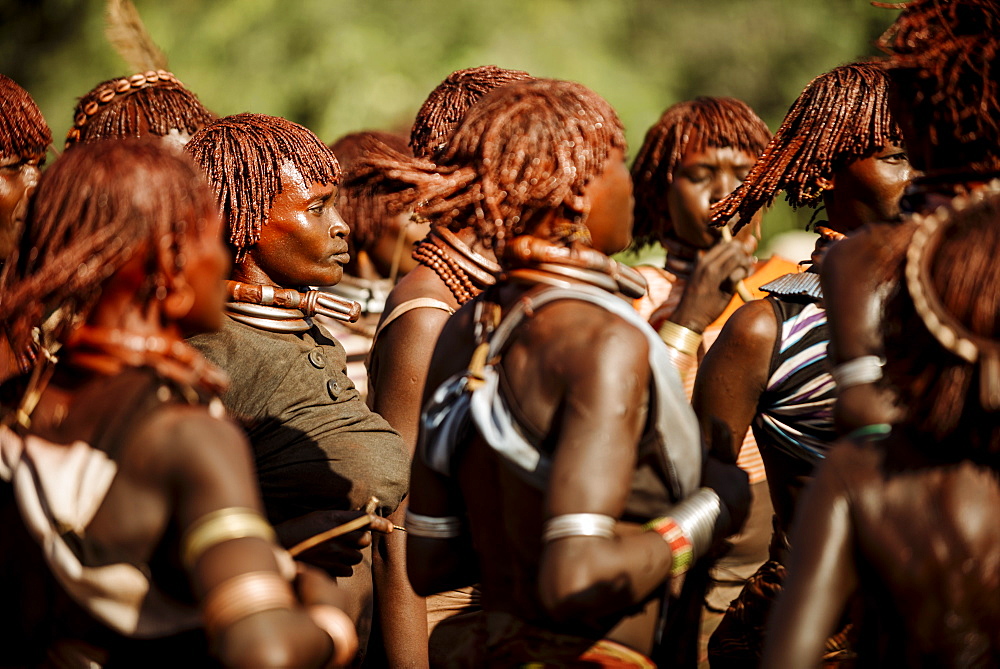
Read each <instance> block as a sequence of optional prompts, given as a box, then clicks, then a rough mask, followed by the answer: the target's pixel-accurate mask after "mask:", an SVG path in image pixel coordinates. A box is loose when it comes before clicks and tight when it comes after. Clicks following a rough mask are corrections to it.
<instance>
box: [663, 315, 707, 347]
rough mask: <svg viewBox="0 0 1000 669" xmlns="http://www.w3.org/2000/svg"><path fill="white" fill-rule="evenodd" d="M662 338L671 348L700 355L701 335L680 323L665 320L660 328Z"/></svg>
mask: <svg viewBox="0 0 1000 669" xmlns="http://www.w3.org/2000/svg"><path fill="white" fill-rule="evenodd" d="M659 334H660V339H662V340H663V343H664V344H666V345H667V346H669V347H670V348H673V349H676V350H678V351H680V352H681V353H683V354H685V355H690V356H696V355H698V346H700V345H701V335H700V334H698V333H697V332H695V331H694V330H691V329H689V328H686V327H684V326H683V325H678V324H677V323H674V322H673V321H664V323H663V325H661V326H660V330H659Z"/></svg>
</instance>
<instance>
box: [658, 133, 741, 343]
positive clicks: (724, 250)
mask: <svg viewBox="0 0 1000 669" xmlns="http://www.w3.org/2000/svg"><path fill="white" fill-rule="evenodd" d="M753 164H754V156H752V155H750V154H748V153H744V152H742V151H737V150H735V149H733V148H717V147H709V148H707V149H705V150H704V151H700V152H695V151H689V152H688V153H686V154H685V155H684V157H683V158H682V159H681V162H680V164H679V165H678V166H677V170H676V171H675V173H674V179H673V182H672V183H671V184H670V187H669V188H668V189H667V193H666V198H665V200H666V202H665V210H666V212H667V215H668V219H669V221H670V224H671V230H670V232H669V233H667V234H669V235H672V236H673V237H675V238H677V239H678V240H680V241H682V242H684V243H685V244H687V245H688V246H690V247H692V248H694V249H697V250H698V251H697V252H696V255H695V256H694V258H692V259H695V260H696V261H697V262H696V265H695V270H694V273H693V274H692V276H691V280H690V281H688V283H687V285H686V286H685V288H684V295H683V296H682V297H681V301H680V303H679V304H678V306H677V309H676V310H675V311H674V313H673V315H672V316H671V317H670V320H671V321H673V322H674V323H677V324H678V325H681V326H683V327H686V328H688V329H690V330H693V331H695V332H698V333H702V332H704V331H705V328H707V327H708V326H709V325H710V324H711V323H712V322H713V321H714V320H715V319H716V318H717V317H718V316H719V315H720V314H721V313H722V312H723V310H724V309H725V308H726V306H728V304H729V302H730V300H732V298H733V292H734V290H735V285H736V282H737V281H739V280H740V279H743V278H745V277H746V276H747V275H748V274H749V273H750V271H751V260H750V252H752V250H753V248H755V247H756V240H755V239H754V238H753V230H754V228H755V227H756V225H755V224H751V225H749V226H747V227H746V228H745V229H744V230H743V231H742V232H741V233H740V234H739V235H737V239H735V240H734V241H732V242H724V241H722V233H721V232H720V231H719V229H718V228H714V227H711V226H710V225H709V224H708V221H709V218H710V217H711V210H712V206H713V205H714V204H715V203H716V202H718V201H720V200H721V199H722V198H724V197H725V196H726V195H728V194H729V193H731V192H732V191H734V190H736V188H738V187H739V185H740V184H741V183H742V182H743V179H745V178H746V175H747V173H748V172H749V171H750V168H751V167H753ZM757 224H759V221H757Z"/></svg>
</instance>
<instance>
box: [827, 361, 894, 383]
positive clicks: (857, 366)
mask: <svg viewBox="0 0 1000 669" xmlns="http://www.w3.org/2000/svg"><path fill="white" fill-rule="evenodd" d="M884 365H885V358H880V357H878V356H877V355H863V356H861V357H860V358H854V359H853V360H848V361H847V362H845V363H843V364H840V365H837V366H836V367H834V368H833V369H831V370H830V376H832V377H833V382H834V383H836V384H837V388H840V389H843V388H850V387H851V386H860V385H861V384H863V383H874V382H876V381H878V380H879V379H881V378H882V367H883V366H884Z"/></svg>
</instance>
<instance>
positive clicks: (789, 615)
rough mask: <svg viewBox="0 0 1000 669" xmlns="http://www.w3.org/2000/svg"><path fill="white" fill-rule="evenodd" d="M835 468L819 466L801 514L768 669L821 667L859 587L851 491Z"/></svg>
mask: <svg viewBox="0 0 1000 669" xmlns="http://www.w3.org/2000/svg"><path fill="white" fill-rule="evenodd" d="M840 457H841V454H838V453H837V452H836V451H832V452H831V453H830V458H832V459H833V462H829V461H828V462H825V463H823V464H822V465H820V466H819V468H818V472H817V475H816V478H815V479H814V480H813V482H812V483H811V484H810V486H809V488H808V489H807V490H806V493H805V495H804V496H803V498H802V499H801V501H800V504H799V508H798V510H797V511H796V517H795V524H794V527H793V530H792V534H791V545H792V551H791V560H790V562H789V564H788V579H787V581H786V582H785V586H784V591H783V592H782V593H781V595H780V596H779V597H778V601H777V604H776V606H775V609H774V612H773V613H772V614H771V618H770V622H769V628H770V629H769V630H768V635H767V639H768V640H767V642H766V644H765V648H764V663H763V666H766V667H815V666H818V664H819V661H820V658H821V657H822V654H823V648H824V643H825V642H826V639H827V638H828V637H829V636H830V635H831V634H833V633H834V632H835V631H836V629H835V627H836V625H837V622H838V621H839V620H840V617H841V615H842V613H843V611H844V608H845V606H846V604H847V601H848V599H849V598H850V596H851V594H852V593H853V592H854V590H855V589H856V587H857V567H856V564H855V557H854V555H855V553H854V547H855V542H854V535H855V533H854V525H853V520H852V513H851V499H850V489H849V488H848V486H847V485H846V484H845V482H844V480H843V478H842V477H841V476H840V473H839V463H838V462H837V459H838V458H840Z"/></svg>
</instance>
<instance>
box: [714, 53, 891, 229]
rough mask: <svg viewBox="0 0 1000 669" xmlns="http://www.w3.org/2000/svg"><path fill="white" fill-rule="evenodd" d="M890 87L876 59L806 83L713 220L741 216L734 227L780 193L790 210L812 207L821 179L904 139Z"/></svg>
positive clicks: (816, 201)
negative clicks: (894, 113)
mask: <svg viewBox="0 0 1000 669" xmlns="http://www.w3.org/2000/svg"><path fill="white" fill-rule="evenodd" d="M887 90H888V77H887V76H886V71H885V68H884V67H883V66H882V65H881V64H879V63H863V62H862V63H851V64H849V65H842V66H840V67H837V68H834V69H833V70H831V71H829V72H827V73H825V74H821V75H820V76H818V77H816V78H815V79H813V80H812V81H810V82H809V84H808V85H807V86H806V87H805V89H804V90H803V91H802V93H801V94H800V95H799V97H798V99H796V100H795V102H794V103H792V106H791V107H790V108H789V110H788V113H787V114H785V120H784V121H782V123H781V127H780V128H778V131H777V132H776V133H775V134H774V138H773V139H771V142H770V144H768V145H767V148H766V149H764V153H763V155H761V156H760V158H759V159H758V160H757V163H756V164H755V165H754V166H753V168H752V169H751V170H750V173H749V174H748V175H747V178H746V179H744V180H743V183H742V184H741V185H740V187H739V188H737V189H736V190H735V191H734V192H733V193H732V194H730V195H729V196H728V197H727V198H726V199H724V200H723V201H722V202H720V203H719V204H718V205H717V207H718V208H717V209H716V211H715V212H714V213H713V215H712V222H713V223H715V224H721V223H723V222H725V221H728V220H729V219H730V218H732V217H733V216H737V215H738V216H739V219H738V220H737V222H736V224H735V225H734V226H733V229H734V231H736V230H739V229H740V228H742V227H743V226H744V225H745V224H746V223H747V222H748V221H749V220H750V219H751V218H752V217H753V215H754V214H755V213H757V211H758V210H759V209H761V208H762V207H768V206H770V205H771V203H772V202H774V198H775V197H776V196H777V194H778V193H779V192H781V191H784V192H785V199H786V200H788V203H789V204H791V205H792V207H795V208H798V207H816V206H817V205H818V204H819V203H820V201H821V199H822V197H823V190H824V187H823V181H824V180H826V179H829V178H830V177H832V176H833V174H834V173H835V172H836V171H837V170H839V169H841V168H843V167H844V166H846V165H849V164H851V163H852V162H854V161H856V160H860V159H862V158H866V157H868V156H870V155H872V154H874V153H876V152H878V151H879V150H881V149H882V148H884V147H885V146H886V145H888V144H891V143H902V141H903V137H902V133H901V132H900V130H899V126H897V125H896V122H895V121H893V119H892V116H891V115H890V113H889V105H888V102H887Z"/></svg>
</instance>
